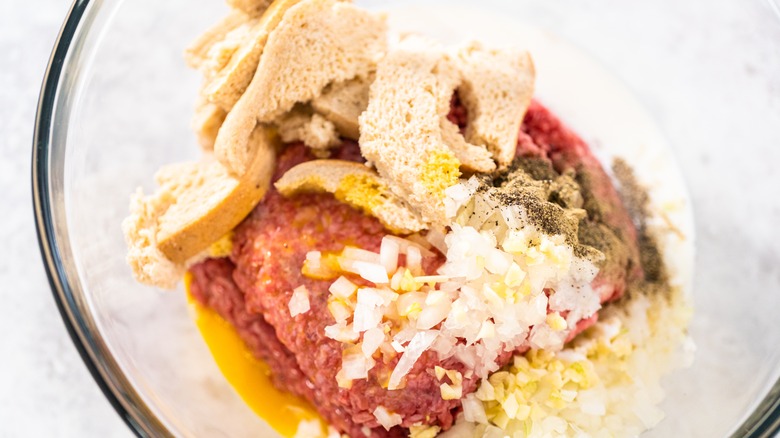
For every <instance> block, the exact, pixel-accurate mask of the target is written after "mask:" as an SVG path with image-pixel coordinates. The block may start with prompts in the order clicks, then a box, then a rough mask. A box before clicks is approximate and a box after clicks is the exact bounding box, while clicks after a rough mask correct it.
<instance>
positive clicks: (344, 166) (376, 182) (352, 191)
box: [274, 160, 425, 234]
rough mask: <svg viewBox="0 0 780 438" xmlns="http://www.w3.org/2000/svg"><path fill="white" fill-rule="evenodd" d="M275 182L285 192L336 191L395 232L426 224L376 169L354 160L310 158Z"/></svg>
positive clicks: (402, 231) (355, 206)
mask: <svg viewBox="0 0 780 438" xmlns="http://www.w3.org/2000/svg"><path fill="white" fill-rule="evenodd" d="M274 185H275V186H276V189H277V190H279V193H281V194H282V195H284V196H292V195H294V194H296V193H300V192H326V193H332V194H333V195H334V196H335V197H336V199H338V200H339V201H341V202H344V203H346V204H348V205H350V206H352V207H354V208H357V209H359V210H361V211H363V212H364V213H366V214H370V215H372V216H374V217H376V218H377V219H379V221H380V222H382V224H383V225H384V226H385V227H386V228H387V229H389V230H390V231H391V232H393V233H397V234H409V233H413V232H416V231H420V230H422V229H424V228H425V224H424V223H423V221H422V220H421V219H420V217H419V216H418V215H417V214H415V213H414V212H413V211H412V210H410V209H409V207H407V206H406V205H405V204H404V202H403V201H401V200H400V199H399V198H398V197H397V196H395V195H394V194H393V193H392V192H391V191H390V189H389V188H388V186H387V184H385V182H384V181H382V179H381V178H380V177H379V175H378V174H377V173H376V172H375V171H374V170H372V169H370V168H368V167H366V166H365V165H363V164H360V163H355V162H353V161H344V160H314V161H307V162H305V163H301V164H299V165H297V166H295V167H293V168H292V169H290V170H288V171H287V172H286V173H285V174H284V175H283V176H282V177H281V178H280V179H279V180H278V181H276V183H275V184H274Z"/></svg>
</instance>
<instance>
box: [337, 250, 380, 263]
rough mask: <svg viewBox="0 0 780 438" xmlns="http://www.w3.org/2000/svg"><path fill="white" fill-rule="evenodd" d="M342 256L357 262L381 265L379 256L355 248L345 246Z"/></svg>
mask: <svg viewBox="0 0 780 438" xmlns="http://www.w3.org/2000/svg"><path fill="white" fill-rule="evenodd" d="M341 256H342V257H344V258H345V259H349V260H354V261H356V262H367V263H379V254H377V253H375V252H371V251H366V250H365V249H361V248H356V247H354V246H345V247H344V250H343V251H341Z"/></svg>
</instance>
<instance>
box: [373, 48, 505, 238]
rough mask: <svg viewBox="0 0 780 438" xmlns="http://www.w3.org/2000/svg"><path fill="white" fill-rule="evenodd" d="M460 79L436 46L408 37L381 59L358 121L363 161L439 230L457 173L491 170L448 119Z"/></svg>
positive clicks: (486, 155)
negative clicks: (448, 191) (446, 201)
mask: <svg viewBox="0 0 780 438" xmlns="http://www.w3.org/2000/svg"><path fill="white" fill-rule="evenodd" d="M461 80H462V79H461V74H460V72H459V71H458V69H457V67H456V66H455V64H454V63H453V62H452V60H451V59H450V57H449V56H447V55H446V54H445V53H444V50H443V48H442V47H441V46H439V45H438V44H435V43H432V42H430V41H428V40H425V39H423V38H420V37H416V36H411V37H407V38H405V39H404V40H402V41H401V42H400V43H399V44H398V46H397V47H396V48H395V49H393V50H392V51H390V52H389V53H388V54H387V56H385V58H383V59H382V60H381V61H380V62H379V64H378V66H377V73H376V79H375V80H374V82H373V83H372V84H371V87H370V94H369V103H368V108H367V109H366V111H365V112H364V113H363V114H362V115H361V116H360V145H361V151H362V152H363V155H364V156H365V157H366V158H367V159H368V160H369V161H371V162H373V163H374V165H375V166H376V167H377V169H378V170H379V173H380V174H381V175H382V176H383V177H384V178H386V179H387V180H388V181H391V188H392V190H393V191H394V192H395V193H396V194H397V195H398V196H400V197H401V198H403V199H404V200H406V201H407V202H408V203H409V205H411V206H412V207H413V208H414V209H415V210H416V211H419V212H420V213H421V214H422V216H423V218H424V219H425V220H426V221H429V222H435V223H444V221H445V218H444V204H443V198H444V189H446V188H447V187H449V186H450V185H452V184H454V183H455V182H456V181H457V178H458V176H460V170H464V171H469V172H490V171H492V170H495V168H496V165H495V163H494V162H493V159H492V155H491V154H490V152H489V151H488V150H487V149H486V148H485V147H484V146H481V145H474V144H470V143H468V142H467V141H466V140H465V138H464V137H463V136H462V135H461V133H460V130H459V129H458V127H457V126H456V125H455V124H453V123H452V122H450V121H449V120H447V114H448V113H449V111H450V101H451V99H452V96H453V93H454V91H455V90H456V88H457V87H458V86H459V84H460V83H461Z"/></svg>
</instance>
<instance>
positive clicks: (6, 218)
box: [0, 0, 131, 437]
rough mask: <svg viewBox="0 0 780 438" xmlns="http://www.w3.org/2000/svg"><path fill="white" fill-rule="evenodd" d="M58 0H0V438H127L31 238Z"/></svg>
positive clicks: (61, 2) (62, 9)
mask: <svg viewBox="0 0 780 438" xmlns="http://www.w3.org/2000/svg"><path fill="white" fill-rule="evenodd" d="M69 3H70V2H69V1H68V0H39V1H35V2H21V1H2V2H0V54H2V55H0V205H1V206H2V208H3V213H2V215H0V242H2V244H3V251H2V253H1V254H0V284H1V285H2V286H1V287H0V302H2V303H3V305H2V311H0V314H2V316H1V317H0V413H1V414H0V437H23V436H26V437H44V436H45V437H77V436H85V437H98V436H99V437H129V436H131V434H130V432H129V431H128V429H127V428H126V427H125V426H124V424H123V423H122V421H121V420H120V418H119V416H117V415H116V414H115V413H114V410H113V409H112V408H111V406H110V405H109V404H108V402H107V401H106V399H105V398H104V397H103V395H102V394H101V392H100V390H99V389H98V387H97V385H95V383H94V381H93V380H92V377H91V376H90V375H89V373H88V372H87V369H86V367H84V364H83V363H82V361H81V358H80V357H79V356H78V353H77V352H76V349H75V348H74V346H73V343H72V342H71V340H70V338H69V337H68V334H67V333H66V331H65V326H64V325H63V323H62V321H61V320H60V317H59V314H58V313H57V309H56V307H55V304H54V300H53V299H52V297H51V292H49V284H48V282H47V281H46V275H45V273H44V270H43V265H42V263H41V261H40V256H39V253H38V246H37V244H36V239H35V227H34V224H33V213H32V203H31V199H30V145H31V141H32V133H33V120H34V117H35V107H36V103H37V97H38V91H39V87H40V84H41V81H42V79H43V74H44V70H45V68H46V63H47V61H48V57H49V53H50V51H51V49H52V46H53V44H54V41H55V38H56V36H57V32H58V31H59V28H60V24H61V23H62V21H63V18H64V17H65V14H66V13H67V11H68V7H69Z"/></svg>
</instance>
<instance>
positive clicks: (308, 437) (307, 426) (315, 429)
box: [293, 418, 322, 438]
mask: <svg viewBox="0 0 780 438" xmlns="http://www.w3.org/2000/svg"><path fill="white" fill-rule="evenodd" d="M318 436H322V423H321V422H320V420H318V419H316V418H315V419H312V420H301V421H300V423H298V429H297V430H296V431H295V435H294V436H293V438H312V437H318Z"/></svg>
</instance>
